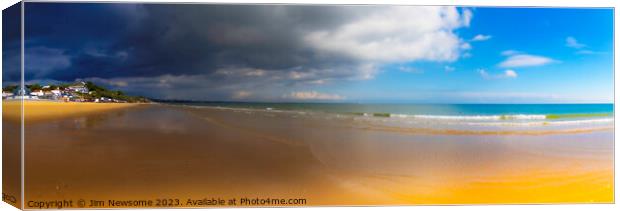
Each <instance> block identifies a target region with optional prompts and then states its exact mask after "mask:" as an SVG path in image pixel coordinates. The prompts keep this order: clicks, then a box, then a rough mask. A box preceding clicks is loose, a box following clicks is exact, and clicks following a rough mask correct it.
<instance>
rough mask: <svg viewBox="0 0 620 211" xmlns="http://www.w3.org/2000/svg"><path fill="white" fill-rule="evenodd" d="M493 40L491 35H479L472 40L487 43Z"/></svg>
mask: <svg viewBox="0 0 620 211" xmlns="http://www.w3.org/2000/svg"><path fill="white" fill-rule="evenodd" d="M488 39H491V35H484V34H479V35H476V36H474V38H472V39H471V41H485V40H488Z"/></svg>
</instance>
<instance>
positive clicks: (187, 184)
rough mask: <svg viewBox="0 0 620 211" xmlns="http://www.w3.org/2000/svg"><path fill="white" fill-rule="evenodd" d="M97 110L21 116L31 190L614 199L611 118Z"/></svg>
mask: <svg viewBox="0 0 620 211" xmlns="http://www.w3.org/2000/svg"><path fill="white" fill-rule="evenodd" d="M67 106H74V107H80V106H81V105H78V104H75V105H67ZM84 106H91V105H86V104H84ZM98 111H99V112H88V113H79V114H78V115H66V116H62V117H61V116H54V117H53V118H52V117H49V118H41V119H39V118H33V119H36V121H28V118H27V120H26V131H25V137H26V143H25V144H26V150H25V153H26V155H25V157H26V169H25V172H26V175H25V178H26V187H25V197H26V201H30V200H34V201H44V200H63V199H65V200H69V199H70V200H74V201H77V200H78V199H94V200H105V201H106V204H105V206H106V207H107V205H108V204H107V200H110V199H115V200H138V199H158V198H162V197H163V198H172V199H180V200H181V202H182V203H186V200H187V199H204V198H211V197H213V198H227V199H229V198H243V197H248V198H284V199H290V198H294V199H299V198H303V199H306V200H307V203H306V204H305V206H307V205H397V204H470V203H483V204H514V203H517V204H522V203H591V202H595V203H611V202H613V129H611V128H609V126H608V125H607V126H602V127H600V128H599V129H596V130H583V131H568V132H566V131H564V132H563V131H559V132H556V133H540V134H537V135H531V134H529V135H528V134H519V133H515V134H513V135H502V134H499V135H498V134H484V133H482V134H480V133H473V134H451V133H438V132H435V133H410V132H399V131H396V132H395V131H391V130H386V129H384V128H378V127H373V126H372V125H364V126H360V125H359V123H357V122H354V121H352V120H351V119H347V118H344V119H330V117H324V118H314V117H313V118H310V117H307V116H304V115H292V114H289V113H283V112H266V111H243V110H230V109H216V108H190V107H182V106H171V105H156V104H153V105H140V106H124V107H123V108H117V109H109V110H105V112H102V110H98ZM33 113H34V112H33ZM5 125H7V124H6V123H5ZM6 127H7V126H5V131H6V129H7V128H6ZM5 166H6V165H5ZM26 206H28V205H26ZM180 206H187V205H184V204H182V205H180ZM254 206H260V205H254ZM296 206H299V205H296Z"/></svg>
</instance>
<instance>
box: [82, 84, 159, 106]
mask: <svg viewBox="0 0 620 211" xmlns="http://www.w3.org/2000/svg"><path fill="white" fill-rule="evenodd" d="M86 88H87V89H88V91H89V93H88V94H82V95H83V97H84V98H85V99H87V100H94V99H101V97H105V98H111V99H115V100H120V101H126V102H129V103H137V102H149V100H148V99H147V98H145V97H141V96H128V95H125V93H123V92H122V91H118V90H108V89H106V88H105V87H101V86H98V85H96V84H95V83H93V82H90V81H88V82H86Z"/></svg>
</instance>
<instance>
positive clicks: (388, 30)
mask: <svg viewBox="0 0 620 211" xmlns="http://www.w3.org/2000/svg"><path fill="white" fill-rule="evenodd" d="M471 17H472V13H471V11H469V10H463V12H462V13H459V11H458V10H457V9H456V8H455V7H386V8H384V9H377V10H373V12H372V13H370V14H367V15H365V16H364V18H360V19H357V20H353V21H352V22H350V23H347V24H343V25H342V26H340V27H336V28H335V29H331V30H318V31H314V32H310V33H308V34H307V35H306V36H305V41H306V42H307V43H309V44H310V46H311V47H313V48H315V49H317V50H319V51H321V52H326V53H328V54H329V53H333V54H344V55H348V56H349V57H351V58H353V59H359V60H364V61H370V62H405V61H416V60H426V61H454V60H456V59H457V58H458V57H459V54H460V51H461V48H460V46H462V45H463V43H462V41H461V39H460V38H459V37H458V36H457V35H456V34H454V33H453V30H455V29H457V28H461V27H467V26H469V22H470V20H471Z"/></svg>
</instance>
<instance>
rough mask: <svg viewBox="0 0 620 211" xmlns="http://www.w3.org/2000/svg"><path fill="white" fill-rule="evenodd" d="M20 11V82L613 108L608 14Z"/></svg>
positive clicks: (359, 9)
mask: <svg viewBox="0 0 620 211" xmlns="http://www.w3.org/2000/svg"><path fill="white" fill-rule="evenodd" d="M9 10H11V8H9V9H8V10H5V11H4V12H3V13H4V14H7V15H10V14H13V13H14V12H13V13H11V12H10V11H9ZM25 10H26V13H25V32H26V33H25V62H26V63H25V80H26V83H27V84H28V83H43V84H46V83H60V82H71V81H93V82H95V83H98V84H100V85H103V86H105V87H108V88H111V89H118V90H122V91H125V92H126V93H128V94H132V95H142V96H147V97H150V98H157V99H176V100H205V101H260V102H264V101H268V102H289V101H292V102H354V103H611V102H613V86H614V85H613V10H612V9H601V8H597V9H595V8H590V9H584V8H581V9H580V8H506V7H504V8H501V7H465V8H464V7H450V6H445V7H438V6H385V5H374V6H333V5H332V6H319V5H314V6H307V5H306V6H302V5H187V4H186V5H174V4H161V5H160V4H127V3H125V4H113V3H107V4H102V3H88V4H84V3H82V4H80V3H26V9H25ZM17 14H19V13H17ZM3 20H6V18H5V19H3ZM12 20H13V22H12V23H15V22H16V21H15V20H16V19H12ZM17 23H18V21H17ZM3 27H5V29H4V30H3V32H4V31H7V30H8V31H11V30H10V29H17V30H18V29H19V25H18V24H11V22H10V21H5V23H3ZM11 27H12V28H11ZM12 31H15V30H12ZM3 43H5V45H4V46H5V47H4V49H3V60H4V61H5V62H4V65H3V80H4V83H5V84H9V83H11V82H16V81H19V62H18V61H19V56H18V55H19V48H18V46H19V33H17V34H15V33H13V34H11V33H5V34H3ZM7 43H8V44H7ZM7 61H8V62H7ZM11 61H13V62H11Z"/></svg>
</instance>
